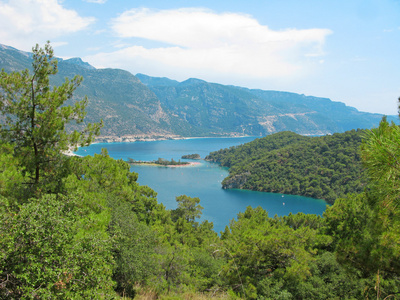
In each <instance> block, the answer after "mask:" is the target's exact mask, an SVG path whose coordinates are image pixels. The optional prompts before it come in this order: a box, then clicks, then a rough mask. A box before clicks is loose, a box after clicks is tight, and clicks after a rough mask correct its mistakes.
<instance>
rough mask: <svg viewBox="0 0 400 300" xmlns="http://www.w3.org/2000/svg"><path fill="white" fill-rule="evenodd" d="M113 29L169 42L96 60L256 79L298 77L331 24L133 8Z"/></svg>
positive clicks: (319, 51) (134, 68) (123, 34)
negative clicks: (293, 25) (283, 24)
mask: <svg viewBox="0 0 400 300" xmlns="http://www.w3.org/2000/svg"><path fill="white" fill-rule="evenodd" d="M112 28H113V30H114V32H115V33H116V35H117V36H118V37H120V38H122V39H129V38H143V39H147V40H152V41H157V42H162V43H165V45H167V46H163V47H158V48H145V47H142V46H133V47H126V48H123V49H118V50H117V51H115V52H113V53H100V54H97V55H95V56H92V57H87V59H89V60H90V61H91V63H92V64H95V65H97V66H101V65H104V66H113V67H119V68H124V69H129V70H130V71H132V72H133V73H135V72H146V71H147V70H153V71H154V70H169V72H167V73H166V74H164V76H168V75H171V70H173V72H175V73H176V74H181V76H183V77H184V75H183V74H184V73H187V74H188V75H189V76H200V75H202V74H210V73H212V74H213V75H216V74H220V75H224V74H225V75H227V74H229V76H232V75H234V74H237V75H238V76H248V77H254V78H268V77H276V76H279V77H281V76H282V77H283V76H291V75H292V76H298V75H299V74H301V73H302V72H303V71H304V70H303V69H304V67H305V66H306V65H305V64H307V62H309V60H310V57H315V59H316V60H317V61H318V60H319V57H320V56H322V55H323V54H324V53H323V51H322V48H323V44H324V41H325V38H326V36H327V35H329V34H330V33H331V31H330V30H328V29H304V30H298V29H285V30H280V31H275V30H272V29H270V28H268V26H265V25H261V24H259V22H258V21H257V20H255V19H254V18H252V17H251V16H249V15H244V14H237V13H221V14H217V13H215V12H212V11H210V10H206V9H200V8H186V9H177V10H160V11H153V10H149V9H133V10H129V11H126V12H124V13H122V14H121V15H120V16H119V17H118V18H116V19H114V20H113V21H112ZM139 68H140V69H139ZM143 68H145V70H143ZM147 72H149V71H147ZM157 73H159V72H157ZM150 75H156V74H154V73H150ZM178 76H179V75H178ZM175 77H176V76H175ZM203 78H204V76H203ZM204 79H207V78H204Z"/></svg>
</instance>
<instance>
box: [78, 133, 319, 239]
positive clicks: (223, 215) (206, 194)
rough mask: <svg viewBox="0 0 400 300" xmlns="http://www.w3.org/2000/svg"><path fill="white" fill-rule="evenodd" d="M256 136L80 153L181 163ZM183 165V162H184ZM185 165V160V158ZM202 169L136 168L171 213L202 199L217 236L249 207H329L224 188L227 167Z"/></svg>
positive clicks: (274, 210)
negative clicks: (183, 198) (184, 199)
mask: <svg viewBox="0 0 400 300" xmlns="http://www.w3.org/2000/svg"><path fill="white" fill-rule="evenodd" d="M253 139H254V137H245V138H199V139H187V140H168V141H154V142H134V143H110V144H107V143H100V144H94V145H91V146H90V147H86V148H81V149H79V150H78V151H77V152H76V153H77V154H78V155H83V156H84V155H93V154H94V153H100V152H101V148H107V150H108V152H109V154H110V156H111V157H113V158H116V159H119V158H122V159H124V160H127V159H128V158H133V159H135V160H145V161H151V160H156V159H158V158H164V159H168V160H170V159H171V158H173V159H174V160H179V159H180V158H181V156H182V155H185V154H193V153H198V154H200V156H201V157H202V158H204V157H205V156H206V155H207V154H209V153H210V152H211V151H215V150H219V149H222V148H228V147H231V146H236V145H240V144H243V143H247V142H250V141H252V140H253ZM182 161H184V160H182ZM185 161H186V160H185ZM199 162H200V165H196V166H191V167H181V168H168V167H157V166H133V167H132V170H133V171H134V172H137V173H138V174H139V179H138V181H139V183H140V184H141V185H147V186H149V187H151V188H152V189H153V190H155V191H156V192H157V194H158V195H157V199H158V201H159V202H161V203H163V204H164V205H165V206H166V208H167V209H173V208H176V201H175V197H176V196H180V195H188V196H190V197H199V198H200V200H201V201H200V204H201V206H203V207H204V210H203V215H202V219H206V220H209V221H211V222H213V223H214V229H215V230H216V231H217V232H220V231H222V230H224V228H225V226H226V225H228V224H229V221H230V220H231V219H233V218H236V216H237V214H238V213H239V212H243V211H245V209H246V207H247V206H252V207H257V206H261V207H263V208H264V209H265V210H267V211H268V213H269V216H271V217H272V216H274V215H275V214H277V215H279V216H281V215H288V214H289V213H290V212H292V213H297V212H304V213H311V214H322V213H323V212H324V210H325V207H326V203H325V201H322V200H316V199H311V198H307V197H301V196H291V195H282V194H272V193H261V192H252V191H243V190H223V189H222V188H221V182H222V180H223V179H224V178H225V177H226V176H228V171H227V169H226V168H222V167H220V166H218V164H215V163H209V162H205V161H203V160H201V161H199Z"/></svg>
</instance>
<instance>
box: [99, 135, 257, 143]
mask: <svg viewBox="0 0 400 300" xmlns="http://www.w3.org/2000/svg"><path fill="white" fill-rule="evenodd" d="M245 137H251V135H225V136H188V137H182V136H160V137H139V136H121V137H118V136H103V137H101V136H100V137H98V138H97V139H96V140H95V141H94V142H93V143H92V144H109V143H134V142H154V141H166V140H191V139H212V138H245ZM257 137H261V136H257Z"/></svg>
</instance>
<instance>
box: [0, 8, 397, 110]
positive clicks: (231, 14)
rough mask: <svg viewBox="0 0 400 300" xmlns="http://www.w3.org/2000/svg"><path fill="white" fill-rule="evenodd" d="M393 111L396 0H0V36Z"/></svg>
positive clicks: (127, 65)
mask: <svg viewBox="0 0 400 300" xmlns="http://www.w3.org/2000/svg"><path fill="white" fill-rule="evenodd" d="M47 40H50V41H51V43H52V46H53V48H54V50H55V54H56V56H59V57H63V58H70V57H81V58H82V59H83V60H84V61H87V62H89V63H90V64H92V65H93V66H95V67H97V68H121V69H125V70H128V71H130V72H131V73H133V74H137V73H144V74H147V75H150V76H158V77H169V78H171V79H175V80H178V81H183V80H186V79H188V78H191V77H195V78H200V79H204V80H207V81H210V82H217V83H221V84H233V85H239V86H244V87H249V88H260V89H265V90H279V91H289V92H295V93H300V94H305V95H312V96H318V97H327V98H330V99H332V100H334V101H341V102H344V103H346V104H347V105H350V106H353V107H356V108H357V109H359V110H361V111H368V112H377V113H384V114H397V98H398V97H399V96H400V1H399V0H302V1H299V0H246V1H244V0H241V1H238V0H229V1H228V0H210V1H203V0H169V1H165V0H158V1H153V0H146V1H141V0H138V1H135V0H130V1H128V0H126V1H124V0H0V44H5V45H9V46H12V47H15V48H18V49H21V50H25V51H30V50H31V48H32V46H34V45H35V44H36V43H39V44H41V45H43V44H44V43H45V42H46V41H47Z"/></svg>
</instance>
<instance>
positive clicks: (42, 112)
mask: <svg viewBox="0 0 400 300" xmlns="http://www.w3.org/2000/svg"><path fill="white" fill-rule="evenodd" d="M32 50H33V62H32V69H33V72H32V74H30V72H29V71H28V70H27V69H26V70H24V71H21V72H13V73H11V74H8V73H6V72H5V71H4V70H3V71H2V72H1V73H0V110H1V113H2V114H3V116H4V118H5V122H4V124H2V125H1V127H0V134H1V137H2V139H3V140H4V141H7V142H9V143H12V144H13V145H14V151H15V155H17V156H18V157H19V158H20V164H21V165H22V166H24V169H23V173H24V175H27V176H26V178H29V181H28V182H27V183H34V184H36V185H37V184H38V183H39V182H40V181H42V180H43V178H50V177H52V176H54V174H55V173H56V169H57V168H58V167H59V166H60V165H59V163H58V162H59V161H60V155H61V152H62V151H65V150H67V149H68V147H70V146H78V145H79V146H84V145H89V144H90V143H91V141H92V140H93V136H94V135H95V134H98V133H99V129H100V127H101V123H100V124H88V125H87V126H86V128H85V130H84V131H83V132H78V131H73V132H71V133H67V131H66V129H65V125H66V124H68V123H69V122H71V121H75V122H77V123H81V122H83V118H84V116H85V107H86V105H87V98H85V99H83V100H82V101H80V102H76V103H75V105H74V106H65V105H64V103H65V102H66V101H67V100H69V99H71V98H72V96H73V92H74V91H75V90H76V88H77V87H78V86H79V84H80V83H81V81H82V77H80V76H75V77H74V78H73V79H72V80H68V79H67V80H66V81H65V83H63V84H62V85H60V86H58V87H51V86H50V75H55V74H56V73H57V61H56V60H55V59H54V57H53V49H52V48H51V46H50V44H49V43H47V44H46V45H45V48H44V49H41V48H39V46H38V45H36V47H35V48H33V49H32Z"/></svg>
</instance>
